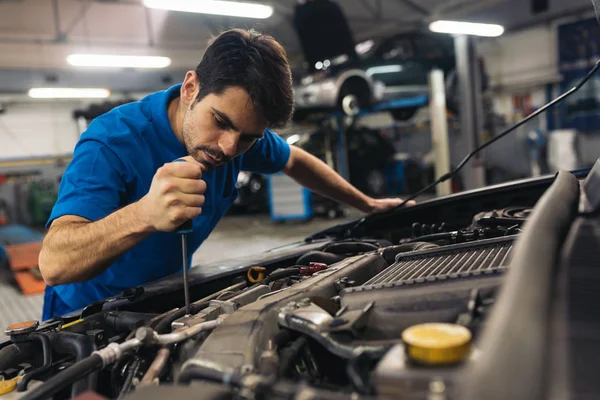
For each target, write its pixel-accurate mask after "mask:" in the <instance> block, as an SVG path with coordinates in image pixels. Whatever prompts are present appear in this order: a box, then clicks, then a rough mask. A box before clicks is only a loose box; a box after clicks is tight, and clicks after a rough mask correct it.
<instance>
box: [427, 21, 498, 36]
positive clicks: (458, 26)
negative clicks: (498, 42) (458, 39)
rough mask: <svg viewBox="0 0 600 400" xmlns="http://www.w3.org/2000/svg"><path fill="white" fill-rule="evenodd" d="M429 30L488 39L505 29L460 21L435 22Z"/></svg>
mask: <svg viewBox="0 0 600 400" xmlns="http://www.w3.org/2000/svg"><path fill="white" fill-rule="evenodd" d="M429 30H431V31H432V32H439V33H451V34H458V35H475V36H487V37H496V36H500V35H502V34H503V33H504V27H502V26H501V25H494V24H477V23H474V22H460V21H435V22H432V23H431V24H430V25H429Z"/></svg>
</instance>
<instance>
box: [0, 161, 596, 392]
mask: <svg viewBox="0 0 600 400" xmlns="http://www.w3.org/2000/svg"><path fill="white" fill-rule="evenodd" d="M599 176H600V167H599V166H596V167H595V168H594V169H593V170H592V171H591V172H590V174H589V177H588V180H586V181H585V182H584V181H582V180H579V179H577V177H575V176H574V175H573V174H570V173H559V174H558V175H557V176H556V177H546V178H544V179H537V180H531V181H528V182H524V183H515V184H509V185H504V186H502V187H498V188H489V189H485V190H482V191H479V192H476V193H470V194H461V195H458V196H457V197H456V198H453V199H450V200H449V201H448V202H444V201H442V200H441V199H440V200H432V201H430V202H429V203H428V202H425V203H423V204H419V205H417V206H414V207H411V208H409V209H404V210H403V211H402V213H399V214H398V216H397V217H394V218H389V217H386V218H380V219H379V220H378V219H377V218H371V219H369V220H368V221H366V223H364V224H362V226H361V228H360V229H354V230H349V228H348V226H345V227H342V228H343V229H342V228H337V231H336V230H333V231H330V232H325V233H323V234H321V235H315V236H314V237H312V238H309V239H307V241H306V242H305V243H302V244H298V245H297V246H291V247H289V248H283V249H275V250H272V251H270V252H266V253H264V254H263V255H262V256H261V257H262V259H257V260H245V262H246V263H245V264H244V263H243V262H242V263H241V264H236V265H237V267H236V269H234V270H233V271H234V272H235V273H232V272H229V273H221V275H218V274H215V275H214V276H217V277H218V279H217V278H211V279H210V280H206V278H205V277H202V276H201V275H199V274H196V276H195V277H194V276H192V278H193V279H192V300H193V303H192V304H191V311H190V313H189V314H187V315H186V313H185V309H184V308H183V306H182V304H183V302H182V301H181V295H180V292H181V286H180V284H179V283H177V280H178V279H179V280H180V277H172V278H171V279H170V280H165V281H163V282H159V283H157V284H154V285H149V286H148V287H145V288H132V289H131V291H128V292H127V293H123V294H122V295H121V296H117V297H115V298H113V299H107V300H105V301H103V302H100V303H98V304H93V305H90V306H89V307H87V308H86V309H84V310H83V311H82V312H79V313H76V314H75V315H70V316H65V317H62V318H55V319H54V320H51V321H46V322H44V323H42V324H38V323H37V322H35V321H34V322H24V323H20V324H15V325H13V326H10V327H9V328H7V333H8V334H9V336H10V340H4V342H3V343H2V344H1V346H2V348H1V349H0V374H1V376H2V377H3V379H4V380H3V381H0V387H2V385H5V386H7V385H11V384H12V385H16V390H15V391H14V392H11V393H9V394H7V395H6V396H7V397H6V398H12V397H10V396H13V397H15V398H17V397H20V396H23V397H22V398H24V399H46V398H55V399H61V398H69V397H77V396H80V395H82V394H84V393H86V392H89V391H94V392H96V393H97V394H98V395H100V396H102V397H104V398H124V397H128V398H140V399H142V398H165V397H167V396H176V397H178V398H195V399H212V398H219V399H225V398H276V399H279V398H281V399H288V398H290V399H291V398H302V399H309V398H310V399H359V398H369V399H370V398H373V399H386V398H400V399H482V398H486V399H493V398H505V399H506V398H513V399H516V398H528V399H534V398H543V396H542V397H540V396H538V395H540V394H541V393H542V392H544V393H545V391H546V390H547V388H548V387H549V386H552V385H558V384H559V383H560V382H562V380H561V379H559V378H557V377H560V376H563V375H564V374H560V372H559V371H558V370H556V369H554V368H550V367H548V368H543V366H544V365H548V366H550V365H560V363H558V361H557V360H563V361H564V360H567V361H565V362H564V363H562V365H567V364H569V362H568V360H569V359H570V358H569V357H572V356H571V355H570V353H568V352H567V351H566V350H564V349H565V348H566V345H565V346H563V347H561V346H560V345H557V343H566V342H568V340H567V339H565V337H567V336H569V335H568V334H563V335H559V336H560V337H561V338H563V339H564V340H562V341H561V340H558V339H556V340H552V335H553V334H554V332H558V331H556V330H555V329H554V328H552V327H555V326H556V327H559V328H561V329H563V331H565V330H568V323H567V322H565V321H568V318H567V317H564V318H563V319H562V320H560V321H557V320H556V318H559V316H561V315H563V316H564V315H565V313H566V311H565V310H568V309H569V305H568V302H563V303H561V304H562V305H560V307H561V309H562V310H563V311H565V312H564V313H561V312H551V310H552V309H553V307H554V305H553V304H555V302H556V301H557V299H562V298H564V296H563V295H562V294H561V293H563V292H562V291H560V290H558V289H556V288H559V287H560V285H561V283H560V282H562V281H560V280H557V279H558V278H557V276H562V275H564V274H562V273H561V274H559V273H557V272H556V271H557V270H558V269H559V267H557V266H558V265H561V263H563V264H564V263H567V261H568V259H569V255H570V254H573V253H572V252H571V251H569V250H568V249H567V250H565V251H563V252H559V249H560V248H562V247H563V244H564V243H569V242H570V243H571V246H575V245H576V244H577V243H581V240H582V239H578V236H577V235H578V232H579V231H578V230H577V229H575V230H573V229H574V228H573V226H575V224H576V223H577V222H576V218H580V216H579V217H578V215H581V214H578V212H577V209H578V207H584V206H582V205H581V204H587V207H588V208H593V205H594V204H596V203H595V200H594V198H595V197H594V196H593V195H592V191H590V190H591V189H590V188H595V184H594V182H596V181H594V179H598V177H599ZM592 181H593V182H592ZM586 187H587V188H588V189H589V190H587V191H586ZM580 191H581V193H580ZM586 193H587V195H586ZM583 199H585V201H584V200H583ZM599 199H600V197H599ZM580 203H581V204H580ZM486 206H491V207H486ZM419 210H420V211H419ZM444 215H445V216H447V218H445V219H441V216H444ZM419 220H421V221H419ZM334 231H335V232H345V233H344V234H334V233H332V232H334ZM567 235H569V237H570V238H567ZM593 250H596V248H594V249H592V250H591V251H592V252H593ZM559 253H561V254H562V256H561V257H562V258H560V257H559ZM249 262H250V263H249ZM219 268H223V265H220V267H219ZM567 275H568V274H567ZM565 276H566V275H565ZM194 279H195V280H194ZM532 282H535V284H532ZM565 282H566V281H565ZM557 329H558V328H557ZM563 333H564V332H563ZM547 343H553V345H552V348H553V349H554V350H552V351H551V352H549V351H548V350H547V347H544V346H545V344H547ZM561 349H562V350H561ZM588 350H589V349H588ZM561 351H562V353H561ZM555 352H559V353H555ZM592 353H593V352H592ZM555 354H559V355H558V356H555ZM560 354H562V357H563V358H560V357H559V356H560ZM565 354H566V355H565ZM594 354H595V353H594ZM557 357H558V358H557ZM557 363H558V364H557ZM569 365H570V364H569ZM548 369H550V371H548ZM527 371H528V372H527ZM544 371H545V372H544ZM557 371H558V372H557ZM542 375H543V376H542ZM571 384H572V385H574V386H577V382H575V383H571ZM577 387H580V386H577ZM523 388H525V389H526V392H525V393H523V392H517V391H519V390H524V389H523ZM573 390H575V389H573ZM581 390H583V389H581ZM585 390H587V391H588V392H589V391H590V390H592V389H590V388H589V387H587V389H585ZM596 393H598V392H596Z"/></svg>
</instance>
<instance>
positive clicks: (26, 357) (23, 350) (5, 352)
mask: <svg viewBox="0 0 600 400" xmlns="http://www.w3.org/2000/svg"><path fill="white" fill-rule="evenodd" d="M38 348H39V346H38V343H37V342H21V343H13V344H9V345H8V346H6V347H4V348H2V349H1V350H0V371H5V370H7V369H9V368H14V367H16V366H17V365H19V364H21V363H22V362H25V361H30V360H31V359H32V358H35V356H36V352H38V351H39V350H38Z"/></svg>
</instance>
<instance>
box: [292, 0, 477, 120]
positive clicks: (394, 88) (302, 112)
mask: <svg viewBox="0 0 600 400" xmlns="http://www.w3.org/2000/svg"><path fill="white" fill-rule="evenodd" d="M317 11H318V12H319V13H318V14H317V13H316V12H317ZM320 22H322V24H320ZM295 27H296V31H297V32H298V36H299V38H300V42H301V44H302V48H303V52H304V56H305V59H306V63H305V64H306V65H305V70H304V73H302V72H296V74H295V77H294V80H295V82H294V97H295V102H296V111H295V114H294V119H296V120H303V119H305V118H306V117H307V116H308V115H310V114H312V113H315V112H331V111H341V112H344V113H345V114H348V115H353V114H355V113H357V112H358V111H359V110H361V109H363V110H364V109H370V108H371V107H372V106H373V105H375V104H377V103H382V102H388V101H392V100H407V102H406V104H405V105H403V106H402V107H392V108H391V109H390V111H391V113H392V116H393V117H394V118H396V119H399V120H408V119H410V118H411V117H412V116H413V115H414V114H415V113H416V111H417V110H418V109H419V108H420V107H422V106H423V105H426V104H427V96H428V93H429V87H428V74H429V72H430V71H431V70H432V69H436V68H437V69H441V70H442V71H443V72H444V75H445V81H446V99H447V100H446V103H447V108H448V110H449V111H451V112H452V113H455V114H457V113H458V108H459V96H458V78H457V72H456V62H455V53H454V40H453V38H452V37H451V36H449V35H445V34H438V33H433V32H429V31H420V30H415V31H411V32H403V33H398V34H395V35H392V36H388V37H384V38H379V39H371V40H366V41H364V42H361V43H358V44H355V42H354V39H353V37H352V33H351V31H350V29H349V28H348V26H347V22H346V20H345V17H344V16H343V14H342V12H341V9H339V6H337V5H336V4H332V3H331V2H329V1H319V2H309V3H307V4H304V5H301V6H298V7H297V8H296V15H295ZM479 65H480V71H481V89H482V91H485V90H486V89H487V86H488V82H487V81H488V79H487V76H486V73H485V66H484V63H483V60H481V59H480V60H479Z"/></svg>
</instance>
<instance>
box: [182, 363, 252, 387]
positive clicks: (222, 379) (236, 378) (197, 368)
mask: <svg viewBox="0 0 600 400" xmlns="http://www.w3.org/2000/svg"><path fill="white" fill-rule="evenodd" d="M242 378H243V376H242V375H241V374H239V373H237V372H235V371H233V370H230V371H224V370H218V369H214V368H209V367H205V366H203V365H197V364H194V365H190V366H189V367H187V368H185V369H184V370H183V371H182V372H181V374H180V375H179V379H178V382H179V383H181V384H188V383H190V382H191V381H192V380H205V381H209V382H215V383H222V384H224V385H226V386H229V387H241V386H242Z"/></svg>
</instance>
